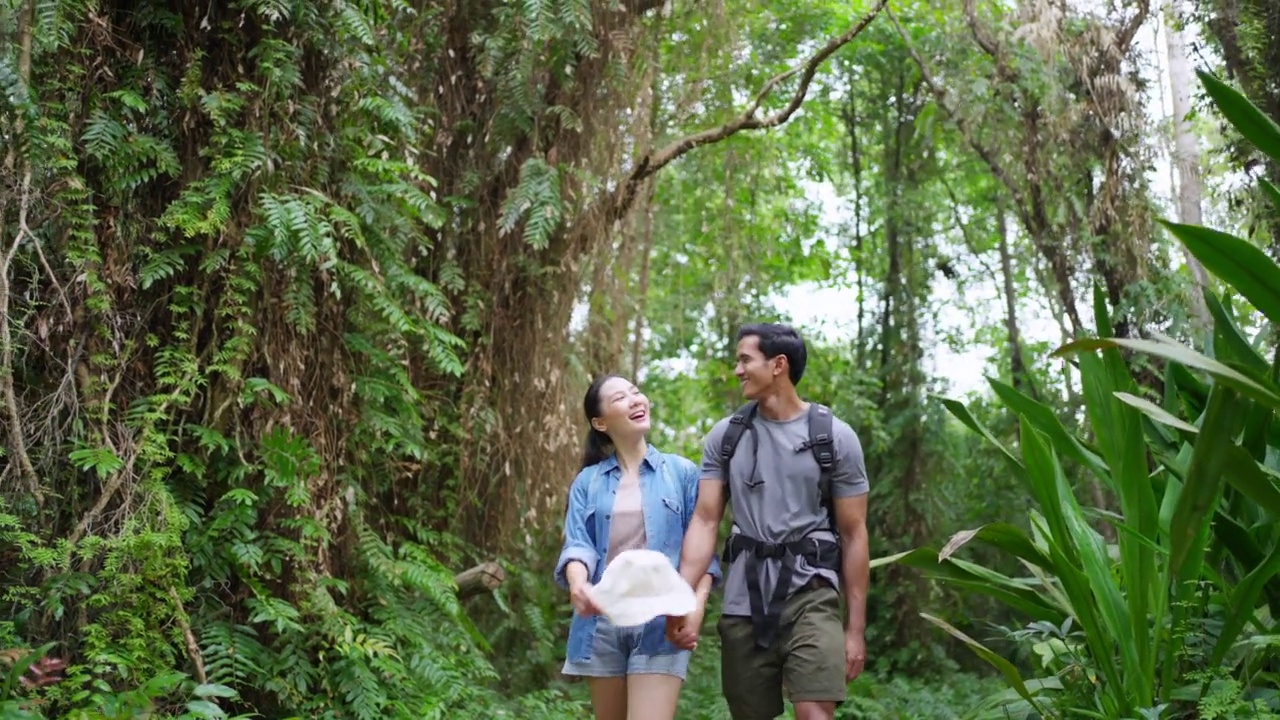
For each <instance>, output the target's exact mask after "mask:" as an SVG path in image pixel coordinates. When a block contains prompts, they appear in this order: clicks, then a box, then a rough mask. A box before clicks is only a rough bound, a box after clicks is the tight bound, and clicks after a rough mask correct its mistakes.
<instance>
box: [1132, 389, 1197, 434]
mask: <svg viewBox="0 0 1280 720" xmlns="http://www.w3.org/2000/svg"><path fill="white" fill-rule="evenodd" d="M1115 396H1116V397H1117V398H1119V399H1120V402H1123V403H1124V404H1126V405H1128V406H1130V407H1134V408H1137V409H1138V410H1139V411H1141V412H1143V413H1144V414H1146V416H1147V417H1149V418H1151V419H1152V420H1155V421H1156V422H1158V423H1161V424H1163V425H1168V426H1169V427H1171V428H1177V429H1178V430H1181V431H1183V432H1186V433H1191V434H1192V435H1194V434H1196V433H1198V432H1200V430H1199V429H1198V428H1196V426H1194V425H1191V424H1188V423H1187V422H1186V421H1184V420H1180V419H1178V418H1176V417H1174V416H1173V415H1171V414H1169V413H1168V412H1166V411H1165V409H1164V408H1162V407H1160V406H1159V405H1156V404H1155V403H1153V402H1151V401H1150V400H1147V399H1146V398H1140V397H1138V396H1136V395H1130V394H1129V393H1127V392H1117V393H1115Z"/></svg>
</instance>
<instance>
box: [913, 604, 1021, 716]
mask: <svg viewBox="0 0 1280 720" xmlns="http://www.w3.org/2000/svg"><path fill="white" fill-rule="evenodd" d="M920 617H922V618H924V619H925V620H928V621H929V622H931V623H933V624H934V625H936V626H938V627H940V628H942V629H943V630H944V631H946V632H947V633H948V634H950V635H951V636H952V637H954V638H956V639H957V640H959V641H961V642H963V643H964V644H965V645H968V646H969V649H970V650H972V651H973V652H974V654H976V655H977V656H978V657H980V658H982V659H983V660H986V661H987V662H988V663H989V664H990V665H991V667H993V668H995V669H996V670H999V671H1000V674H1001V675H1003V676H1004V679H1005V682H1007V683H1009V687H1011V688H1013V689H1014V690H1016V691H1017V692H1018V694H1019V695H1021V696H1022V699H1023V700H1026V701H1027V702H1029V703H1031V704H1032V705H1033V706H1035V708H1036V711H1037V712H1039V713H1040V715H1042V716H1043V715H1045V710H1044V708H1042V707H1040V705H1039V704H1038V703H1037V702H1036V700H1035V697H1033V696H1032V694H1031V691H1030V690H1029V689H1028V688H1027V685H1026V682H1025V681H1023V679H1022V674H1021V673H1019V672H1018V669H1017V668H1016V667H1014V666H1013V663H1011V662H1009V661H1008V660H1005V659H1004V658H1002V657H1000V656H999V655H997V654H995V653H994V652H992V651H991V650H990V649H988V648H987V647H986V646H984V645H983V644H982V643H980V642H978V641H977V640H974V639H973V638H971V637H969V636H968V635H966V634H964V633H963V632H961V631H960V630H958V629H956V628H954V627H952V626H951V624H950V623H948V622H947V621H945V620H943V619H941V618H937V617H934V616H932V615H929V614H928V613H920Z"/></svg>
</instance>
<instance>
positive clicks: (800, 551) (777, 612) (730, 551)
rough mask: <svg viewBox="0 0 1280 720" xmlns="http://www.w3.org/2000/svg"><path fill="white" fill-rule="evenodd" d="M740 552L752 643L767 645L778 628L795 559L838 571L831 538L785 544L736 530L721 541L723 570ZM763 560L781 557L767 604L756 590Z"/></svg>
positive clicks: (836, 549)
mask: <svg viewBox="0 0 1280 720" xmlns="http://www.w3.org/2000/svg"><path fill="white" fill-rule="evenodd" d="M744 552H745V553H748V556H747V561H746V567H744V568H743V571H744V572H745V573H746V574H747V597H748V599H749V600H750V602H751V628H752V631H753V634H754V635H755V639H756V645H758V646H760V647H762V648H767V647H769V646H770V645H772V644H773V641H774V639H775V638H776V637H777V635H778V628H779V625H780V624H781V622H782V609H783V607H784V606H785V605H786V603H787V599H788V597H789V596H790V594H791V580H792V577H794V575H795V569H796V558H801V557H802V558H804V559H805V560H806V561H808V563H809V564H810V565H811V566H813V567H815V568H818V569H821V570H831V571H832V572H836V573H839V572H840V545H839V544H838V543H837V542H836V541H834V540H825V539H819V538H813V537H807V538H803V539H801V540H793V541H791V542H785V543H774V542H765V541H763V540H757V539H755V538H752V537H748V536H746V535H744V534H742V533H740V532H739V533H734V534H732V535H730V536H729V537H727V538H725V541H724V559H723V562H724V563H725V568H726V572H727V570H728V567H729V566H730V565H732V564H733V561H734V560H736V559H737V558H738V556H740V555H741V554H742V553H744ZM766 559H780V560H782V568H781V570H779V571H778V583H777V585H775V586H774V588H773V594H772V595H771V596H770V597H769V601H768V602H767V603H766V602H765V599H764V593H762V592H761V590H760V561H761V560H766Z"/></svg>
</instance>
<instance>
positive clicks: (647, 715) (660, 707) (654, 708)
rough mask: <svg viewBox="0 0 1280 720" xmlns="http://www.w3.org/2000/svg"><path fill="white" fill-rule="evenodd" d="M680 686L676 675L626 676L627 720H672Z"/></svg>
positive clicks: (680, 683) (682, 681)
mask: <svg viewBox="0 0 1280 720" xmlns="http://www.w3.org/2000/svg"><path fill="white" fill-rule="evenodd" d="M682 685H684V679H683V678H681V677H678V676H676V675H661V674H658V673H645V674H643V675H628V676H627V694H626V699H627V720H673V718H675V716H676V702H677V701H678V700H679V699H680V687H681V686H682ZM597 717H599V716H598V715H597Z"/></svg>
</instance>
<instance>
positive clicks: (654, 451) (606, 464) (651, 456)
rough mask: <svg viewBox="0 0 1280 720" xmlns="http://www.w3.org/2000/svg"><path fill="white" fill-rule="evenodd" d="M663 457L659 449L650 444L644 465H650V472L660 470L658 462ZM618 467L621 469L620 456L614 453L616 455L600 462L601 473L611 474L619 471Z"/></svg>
mask: <svg viewBox="0 0 1280 720" xmlns="http://www.w3.org/2000/svg"><path fill="white" fill-rule="evenodd" d="M661 455H662V453H661V452H659V451H658V448H656V447H654V446H653V443H649V444H648V449H647V450H645V453H644V462H643V463H642V464H648V465H649V469H650V470H657V469H658V461H659V459H660V456H661ZM618 467H619V466H618V454H617V453H614V454H612V455H610V456H609V457H607V458H605V459H604V460H601V461H600V472H601V473H611V472H613V471H614V470H617V469H618Z"/></svg>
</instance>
